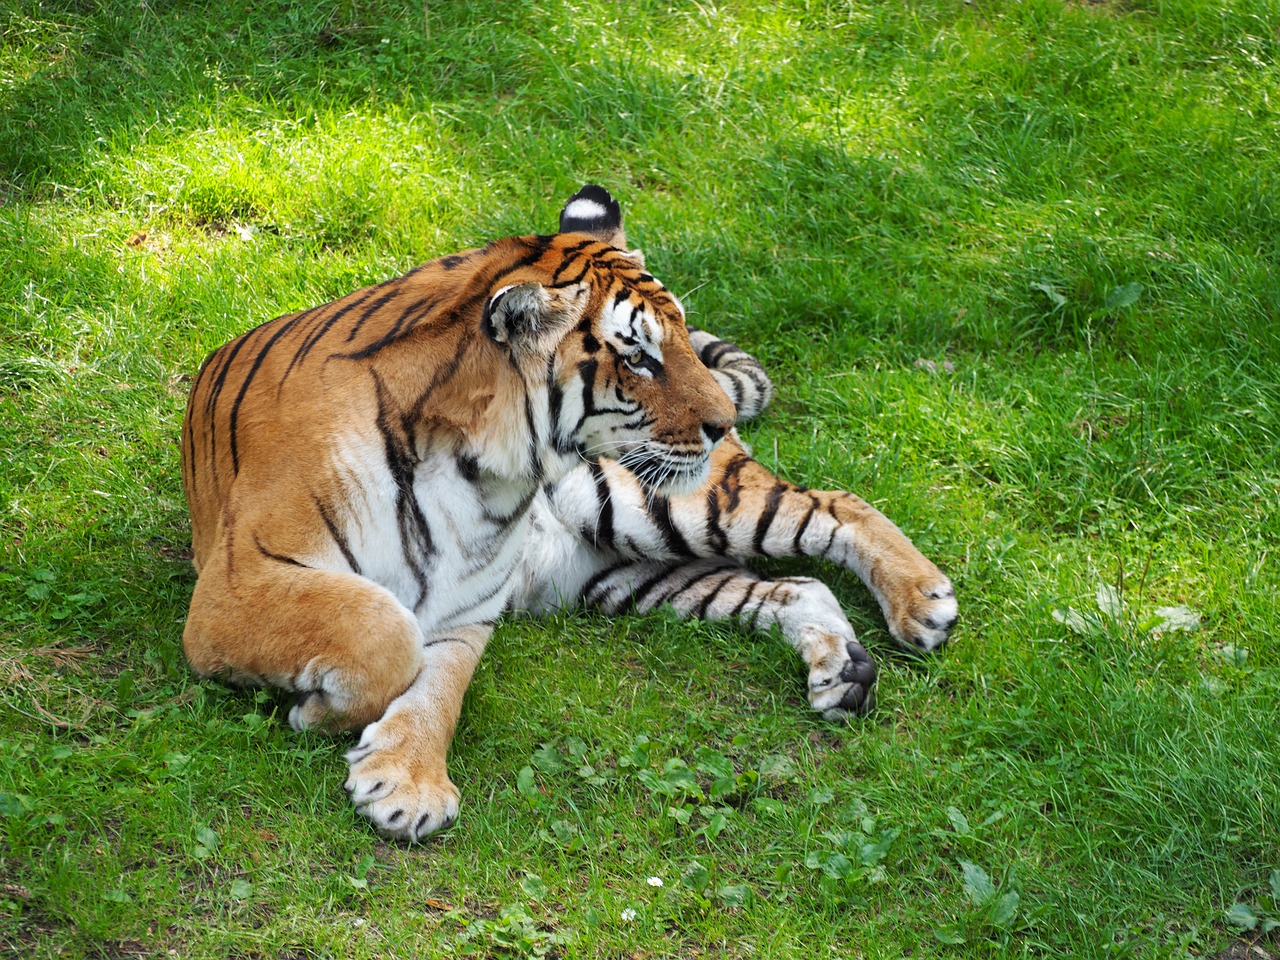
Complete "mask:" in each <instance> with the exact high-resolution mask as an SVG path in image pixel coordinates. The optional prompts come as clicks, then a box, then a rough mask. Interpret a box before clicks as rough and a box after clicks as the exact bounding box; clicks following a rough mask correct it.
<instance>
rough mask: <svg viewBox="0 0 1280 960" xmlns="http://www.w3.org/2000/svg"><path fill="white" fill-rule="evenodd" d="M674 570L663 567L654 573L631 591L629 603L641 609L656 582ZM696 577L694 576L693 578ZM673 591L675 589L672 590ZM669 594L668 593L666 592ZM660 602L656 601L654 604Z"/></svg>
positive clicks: (665, 577) (654, 587) (674, 569)
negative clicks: (636, 588) (638, 587)
mask: <svg viewBox="0 0 1280 960" xmlns="http://www.w3.org/2000/svg"><path fill="white" fill-rule="evenodd" d="M675 572H676V568H675V567H663V568H662V569H661V570H660V571H659V572H658V573H657V574H656V575H654V576H652V577H650V578H649V579H648V580H646V581H645V582H644V583H642V584H641V585H640V589H638V590H632V591H631V603H632V605H633V606H634V607H635V608H636V609H637V610H642V609H643V606H644V602H645V601H646V600H648V599H649V594H651V593H652V592H653V591H654V590H656V589H657V587H658V584H660V583H662V581H663V580H665V579H667V577H669V576H671V575H672V574H673V573H675ZM695 579H696V578H695ZM672 592H673V593H674V592H675V591H672ZM668 596H670V594H668ZM658 603H661V601H656V602H655V604H654V605H655V606H656V605H657V604H658Z"/></svg>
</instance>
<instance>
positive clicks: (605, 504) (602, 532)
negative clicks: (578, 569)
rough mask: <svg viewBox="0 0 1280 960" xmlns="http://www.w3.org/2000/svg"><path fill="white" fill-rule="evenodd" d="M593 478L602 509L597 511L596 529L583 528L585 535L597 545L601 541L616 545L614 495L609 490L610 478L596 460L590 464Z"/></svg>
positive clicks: (598, 501) (597, 498)
mask: <svg viewBox="0 0 1280 960" xmlns="http://www.w3.org/2000/svg"><path fill="white" fill-rule="evenodd" d="M589 469H590V470H591V479H592V480H593V481H594V482H595V485H596V501H597V503H598V504H599V505H600V509H599V510H598V511H597V513H596V526H595V530H588V529H586V528H585V527H584V528H583V531H582V532H583V535H584V536H586V537H587V539H588V540H590V541H591V542H592V543H594V544H595V545H596V546H600V545H601V543H602V542H603V543H605V544H608V545H609V546H611V547H612V546H614V544H615V543H616V538H617V534H616V532H615V531H614V529H613V495H612V492H611V491H610V490H609V478H608V477H606V476H605V475H604V468H603V467H601V466H600V464H599V463H598V462H596V461H592V462H591V463H590V465H589Z"/></svg>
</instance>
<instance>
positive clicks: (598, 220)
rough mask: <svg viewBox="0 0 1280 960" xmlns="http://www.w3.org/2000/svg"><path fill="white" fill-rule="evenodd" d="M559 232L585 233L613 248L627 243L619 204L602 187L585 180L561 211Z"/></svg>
mask: <svg viewBox="0 0 1280 960" xmlns="http://www.w3.org/2000/svg"><path fill="white" fill-rule="evenodd" d="M560 232H561V233H586V234H590V235H591V236H593V237H596V238H597V239H599V240H603V241H604V242H605V243H607V244H609V245H610V246H614V247H622V246H624V245H625V244H626V238H625V237H624V236H623V233H622V207H620V206H619V205H618V201H617V200H615V199H613V197H611V196H610V195H609V191H608V190H606V189H605V188H604V187H601V186H598V185H596V184H594V183H588V184H587V185H586V186H585V187H583V188H582V189H581V190H579V191H578V192H577V193H575V194H574V195H573V196H572V197H570V198H569V202H568V203H566V204H565V205H564V209H563V210H561V211H560Z"/></svg>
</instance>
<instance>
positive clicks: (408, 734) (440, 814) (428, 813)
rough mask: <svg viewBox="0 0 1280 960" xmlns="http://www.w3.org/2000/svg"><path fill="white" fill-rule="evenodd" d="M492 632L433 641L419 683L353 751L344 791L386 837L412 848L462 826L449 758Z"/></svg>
mask: <svg viewBox="0 0 1280 960" xmlns="http://www.w3.org/2000/svg"><path fill="white" fill-rule="evenodd" d="M492 633H493V625H492V624H477V625H475V626H470V627H462V628H459V629H455V630H450V631H447V632H445V633H441V634H437V635H432V636H429V637H428V638H427V639H426V640H425V642H424V643H423V661H424V662H423V666H422V670H421V672H419V674H418V676H417V678H416V679H415V680H414V681H413V683H412V684H411V685H410V686H409V689H408V690H406V691H405V692H404V693H403V694H401V695H400V696H399V697H397V698H396V699H395V700H393V701H392V702H391V704H390V706H388V707H387V710H386V713H384V714H383V715H382V718H381V719H379V720H377V721H376V722H374V723H371V724H369V725H368V726H367V727H365V728H364V733H363V734H361V736H360V742H359V743H358V744H357V745H356V746H355V747H354V748H353V749H352V750H350V751H348V752H347V762H348V763H349V764H350V765H351V774H350V776H349V777H348V778H347V782H346V784H345V785H344V787H345V789H346V791H347V793H348V794H349V795H350V797H351V801H352V803H354V804H355V806H356V809H357V810H358V811H360V813H361V814H363V815H364V816H365V817H367V818H368V819H369V820H371V821H372V822H373V824H374V826H375V827H377V828H378V830H379V832H381V833H382V834H384V835H386V836H388V837H392V838H394V839H398V840H407V841H409V842H413V841H415V840H420V839H422V838H423V837H425V836H427V835H428V834H431V833H435V832H436V831H437V830H443V829H445V828H446V827H449V826H451V825H452V824H453V822H454V821H455V820H457V818H458V805H459V797H458V788H457V787H455V786H454V785H453V782H452V781H451V780H450V779H449V773H448V770H447V769H446V767H445V758H446V755H447V753H448V750H449V743H450V741H451V740H452V739H453V732H454V728H455V727H456V726H457V723H458V715H459V714H460V713H461V712H462V697H463V694H464V693H466V690H467V686H468V685H469V684H470V683H471V676H472V674H473V673H474V672H475V668H476V664H477V663H479V661H480V655H481V654H482V653H483V652H484V648H485V645H486V644H487V643H488V642H489V637H490V636H491V635H492Z"/></svg>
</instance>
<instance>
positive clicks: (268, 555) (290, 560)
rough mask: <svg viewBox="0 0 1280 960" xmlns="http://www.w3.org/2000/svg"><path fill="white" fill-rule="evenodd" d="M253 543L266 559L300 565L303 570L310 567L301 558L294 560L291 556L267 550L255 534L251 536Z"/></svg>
mask: <svg viewBox="0 0 1280 960" xmlns="http://www.w3.org/2000/svg"><path fill="white" fill-rule="evenodd" d="M253 545H254V546H255V547H257V548H258V552H259V553H260V554H262V555H263V556H264V557H266V558H267V559H268V560H275V561H276V562H277V563H287V564H288V565H289V566H291V567H302V568H303V569H305V570H310V569H311V567H309V566H307V565H306V564H305V563H303V562H302V561H301V560H295V559H293V557H286V556H284V555H283V554H280V553H272V552H271V551H270V550H268V549H267V548H266V547H264V546H263V545H262V541H261V540H259V539H258V538H257V536H254V538H253Z"/></svg>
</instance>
